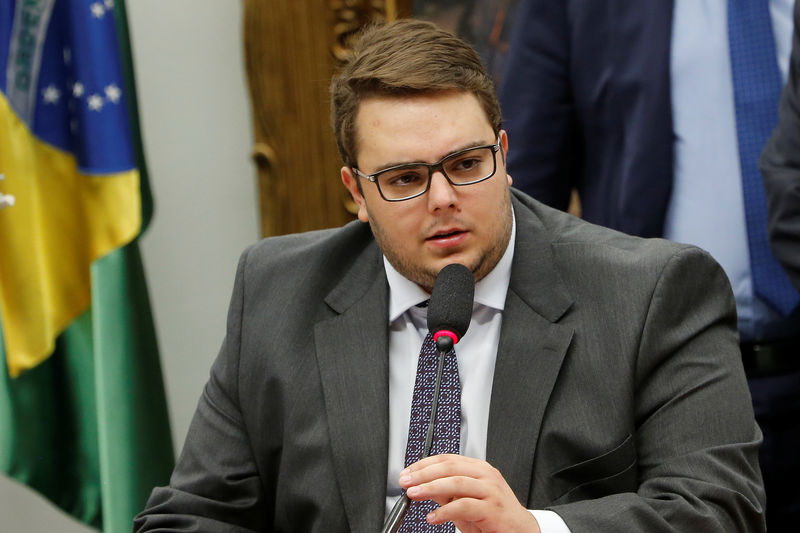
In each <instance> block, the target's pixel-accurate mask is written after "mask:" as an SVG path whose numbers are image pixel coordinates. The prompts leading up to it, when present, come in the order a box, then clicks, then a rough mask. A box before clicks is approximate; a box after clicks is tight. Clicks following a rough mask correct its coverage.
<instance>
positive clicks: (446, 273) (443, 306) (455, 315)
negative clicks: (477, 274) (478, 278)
mask: <svg viewBox="0 0 800 533" xmlns="http://www.w3.org/2000/svg"><path fill="white" fill-rule="evenodd" d="M474 295H475V280H474V278H473V277H472V272H470V270H469V269H468V268H467V267H465V266H464V265H461V264H458V263H453V264H451V265H447V266H446V267H444V268H443V269H442V270H441V271H439V274H438V275H437V276H436V281H435V282H434V284H433V292H432V293H431V301H430V303H429V304H428V330H429V331H430V332H431V333H433V334H434V339H436V337H437V335H436V334H437V333H439V332H441V331H450V332H452V333H454V334H455V338H454V339H453V342H458V341H459V340H461V337H463V336H464V334H465V333H466V332H467V328H469V321H470V319H471V318H472V300H473V298H474Z"/></svg>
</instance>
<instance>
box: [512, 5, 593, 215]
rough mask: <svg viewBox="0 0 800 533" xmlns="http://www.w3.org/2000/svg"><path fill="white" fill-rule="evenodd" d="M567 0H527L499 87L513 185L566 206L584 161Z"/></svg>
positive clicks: (548, 201)
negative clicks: (570, 46)
mask: <svg viewBox="0 0 800 533" xmlns="http://www.w3.org/2000/svg"><path fill="white" fill-rule="evenodd" d="M568 4H569V2H567V1H559V2H553V1H550V0H525V1H523V2H522V4H521V5H520V7H519V8H518V12H517V17H516V18H517V22H516V26H515V28H514V31H513V34H512V38H511V45H510V49H509V52H508V59H507V64H506V69H505V73H504V75H503V80H502V83H501V88H500V103H501V106H502V109H503V117H504V127H505V129H506V131H507V132H508V136H509V154H508V169H509V174H510V175H511V176H512V178H513V179H514V186H515V187H517V188H518V189H520V190H522V191H524V192H526V193H528V194H530V195H531V196H533V197H534V198H536V199H537V200H539V201H540V202H543V203H545V204H547V205H549V206H551V207H555V208H557V209H561V210H566V209H567V207H568V206H569V200H570V193H571V191H572V188H573V187H574V186H575V185H576V181H577V176H578V174H579V168H580V167H581V166H582V164H581V158H582V155H581V154H582V150H579V149H578V146H577V144H578V143H579V135H578V128H577V119H576V113H575V102H574V101H573V97H572V89H571V82H570V59H569V32H568V23H567V5H568Z"/></svg>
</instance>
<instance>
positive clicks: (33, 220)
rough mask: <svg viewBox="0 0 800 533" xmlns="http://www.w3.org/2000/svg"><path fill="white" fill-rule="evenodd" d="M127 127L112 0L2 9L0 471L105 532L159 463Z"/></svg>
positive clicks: (124, 49)
mask: <svg viewBox="0 0 800 533" xmlns="http://www.w3.org/2000/svg"><path fill="white" fill-rule="evenodd" d="M137 116H138V113H137V108H136V94H135V90H134V83H133V76H132V68H131V57H130V48H129V44H128V32H127V20H126V17H125V3H124V1H123V0H113V1H111V0H108V1H89V0H8V1H7V2H6V1H4V2H3V6H2V7H0V195H2V197H3V198H4V199H6V201H5V203H3V204H0V325H1V326H2V327H0V363H4V364H0V367H1V369H0V471H2V472H5V473H6V474H7V475H8V476H10V477H12V478H14V479H16V480H18V481H19V482H21V483H24V484H26V485H28V486H30V487H31V488H33V489H34V490H36V491H38V492H39V493H41V494H42V495H43V496H45V497H46V498H48V499H49V500H51V501H52V502H53V503H54V504H55V505H57V506H58V507H60V508H61V509H63V510H64V511H65V512H67V513H69V514H71V515H72V516H74V517H75V518H77V519H78V520H80V521H82V522H84V523H86V524H88V525H90V526H92V527H95V528H97V529H101V530H102V531H104V532H112V533H117V532H129V531H130V530H131V527H132V520H133V517H134V516H135V514H136V513H137V512H138V511H139V510H141V509H142V507H143V506H144V503H145V501H146V499H147V496H148V495H149V493H150V490H151V489H152V488H153V487H154V486H156V485H163V484H166V483H167V482H168V480H169V475H170V472H171V471H172V467H173V464H174V456H173V446H172V440H171V434H170V428H169V420H168V416H167V405H166V398H165V393H164V387H163V380H162V375H161V368H160V362H159V355H158V347H157V342H156V335H155V329H154V325H153V319H152V316H151V312H150V303H149V299H148V294H147V287H146V283H145V278H144V270H143V268H142V260H141V256H140V253H139V248H138V242H137V239H138V235H139V234H140V233H141V231H143V229H144V228H145V227H146V225H147V223H148V221H149V219H150V214H151V212H152V201H151V198H150V189H149V185H148V180H147V173H146V169H145V164H144V157H143V153H142V146H141V140H140V136H139V127H138V120H137ZM8 199H10V200H11V201H8Z"/></svg>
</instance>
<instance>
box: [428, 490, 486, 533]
mask: <svg viewBox="0 0 800 533" xmlns="http://www.w3.org/2000/svg"><path fill="white" fill-rule="evenodd" d="M488 507H489V506H488V505H487V504H486V502H484V501H482V500H476V499H474V498H458V499H455V500H453V501H451V502H449V503H446V504H445V505H440V506H439V507H438V508H436V509H434V510H433V511H431V512H430V513H428V515H427V517H426V518H427V520H428V523H430V524H444V523H445V522H453V523H454V524H455V523H459V524H469V526H468V527H467V529H469V528H477V530H478V531H480V526H481V523H483V522H485V519H486V516H487V513H488ZM456 527H458V529H459V530H460V531H461V532H462V533H466V532H465V530H464V529H462V528H461V527H460V526H456Z"/></svg>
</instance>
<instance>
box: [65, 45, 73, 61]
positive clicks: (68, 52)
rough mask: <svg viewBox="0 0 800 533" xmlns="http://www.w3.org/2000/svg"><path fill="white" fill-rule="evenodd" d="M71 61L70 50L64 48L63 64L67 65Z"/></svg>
mask: <svg viewBox="0 0 800 533" xmlns="http://www.w3.org/2000/svg"><path fill="white" fill-rule="evenodd" d="M71 63H72V50H70V49H69V48H64V64H65V65H69V64H71Z"/></svg>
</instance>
